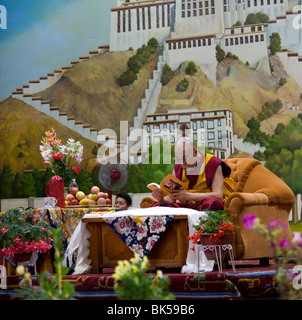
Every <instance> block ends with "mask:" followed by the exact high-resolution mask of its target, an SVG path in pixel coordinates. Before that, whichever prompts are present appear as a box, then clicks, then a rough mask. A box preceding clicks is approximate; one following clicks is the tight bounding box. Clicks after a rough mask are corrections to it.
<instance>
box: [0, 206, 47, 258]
mask: <svg viewBox="0 0 302 320" xmlns="http://www.w3.org/2000/svg"><path fill="white" fill-rule="evenodd" d="M0 228H1V229H0V258H3V257H6V258H8V260H9V259H10V260H12V261H13V262H14V263H15V264H16V263H17V262H20V261H22V260H23V261H28V260H29V259H30V256H31V254H32V253H37V252H40V253H45V252H47V251H48V250H49V249H50V248H51V247H52V245H51V242H52V238H51V231H50V230H51V228H50V226H49V224H48V223H47V222H46V221H43V220H41V219H40V216H39V213H38V212H36V211H34V210H33V209H26V210H24V209H23V208H17V209H12V210H9V211H7V212H6V213H4V212H1V213H0Z"/></svg>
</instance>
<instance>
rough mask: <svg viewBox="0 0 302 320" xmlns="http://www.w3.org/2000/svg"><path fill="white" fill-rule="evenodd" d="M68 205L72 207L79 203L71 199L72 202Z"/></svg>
mask: <svg viewBox="0 0 302 320" xmlns="http://www.w3.org/2000/svg"><path fill="white" fill-rule="evenodd" d="M70 204H71V205H72V206H77V205H78V204H79V201H78V200H77V199H73V200H71V201H70Z"/></svg>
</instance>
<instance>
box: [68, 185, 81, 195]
mask: <svg viewBox="0 0 302 320" xmlns="http://www.w3.org/2000/svg"><path fill="white" fill-rule="evenodd" d="M78 191H79V188H77V187H72V188H71V189H70V193H71V194H72V195H73V196H75V195H76V194H77V192H78Z"/></svg>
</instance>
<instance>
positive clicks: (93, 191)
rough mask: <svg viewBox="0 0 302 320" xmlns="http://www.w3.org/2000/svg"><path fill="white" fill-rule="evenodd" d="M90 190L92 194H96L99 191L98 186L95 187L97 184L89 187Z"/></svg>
mask: <svg viewBox="0 0 302 320" xmlns="http://www.w3.org/2000/svg"><path fill="white" fill-rule="evenodd" d="M90 192H91V193H92V194H94V193H95V194H98V193H99V192H100V188H99V187H97V186H93V187H92V188H91V190H90Z"/></svg>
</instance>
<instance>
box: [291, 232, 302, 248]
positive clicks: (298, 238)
mask: <svg viewBox="0 0 302 320" xmlns="http://www.w3.org/2000/svg"><path fill="white" fill-rule="evenodd" d="M293 237H294V241H295V243H297V245H298V246H302V233H300V232H297V231H296V232H293Z"/></svg>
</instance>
